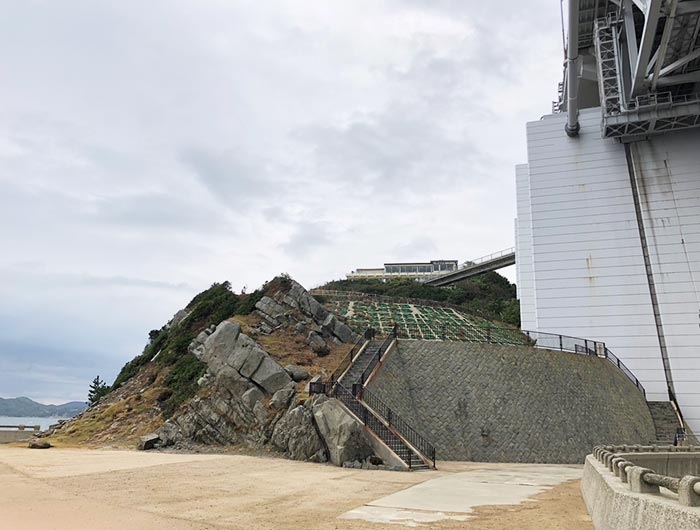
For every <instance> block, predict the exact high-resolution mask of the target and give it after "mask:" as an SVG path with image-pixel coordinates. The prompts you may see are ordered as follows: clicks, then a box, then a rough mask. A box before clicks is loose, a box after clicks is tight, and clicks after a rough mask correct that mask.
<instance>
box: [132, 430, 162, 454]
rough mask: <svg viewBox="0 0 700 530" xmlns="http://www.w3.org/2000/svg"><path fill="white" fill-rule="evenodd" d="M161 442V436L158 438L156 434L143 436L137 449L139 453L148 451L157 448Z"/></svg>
mask: <svg viewBox="0 0 700 530" xmlns="http://www.w3.org/2000/svg"><path fill="white" fill-rule="evenodd" d="M159 442H160V436H158V435H157V434H156V433H151V434H147V435H146V436H141V438H139V443H138V445H137V446H136V449H138V450H139V451H148V450H149V449H153V448H154V447H156V445H157V444H158V443H159Z"/></svg>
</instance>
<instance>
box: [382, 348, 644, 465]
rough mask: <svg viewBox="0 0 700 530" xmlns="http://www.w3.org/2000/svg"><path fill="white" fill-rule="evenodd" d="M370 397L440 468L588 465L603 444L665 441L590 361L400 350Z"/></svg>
mask: <svg viewBox="0 0 700 530" xmlns="http://www.w3.org/2000/svg"><path fill="white" fill-rule="evenodd" d="M369 388H370V390H372V392H374V393H375V394H376V395H377V396H378V397H379V398H380V399H381V400H383V401H384V402H385V403H386V404H387V405H388V406H389V407H391V408H393V409H394V410H396V412H397V413H398V414H400V415H401V416H402V417H403V418H404V419H405V420H406V421H408V422H409V423H411V425H412V426H413V427H414V428H415V429H416V430H417V431H418V432H419V433H420V434H421V435H422V436H424V437H425V438H426V439H427V440H428V441H429V442H430V443H432V444H433V445H434V446H435V448H436V451H437V458H438V459H440V460H473V461H482V462H542V463H581V462H583V460H584V458H585V456H586V454H588V453H590V451H591V449H592V448H593V447H594V446H595V445H598V444H599V443H600V441H601V440H606V442H607V443H619V444H622V443H630V444H634V443H648V442H650V441H651V440H654V439H655V430H654V424H653V421H652V418H651V414H650V412H649V409H648V407H647V405H646V402H645V400H644V396H643V395H642V394H641V393H640V392H639V391H638V390H637V388H636V387H635V386H634V384H633V383H631V382H630V381H629V379H627V377H626V376H625V375H624V374H623V373H622V372H620V371H619V370H618V369H617V368H616V367H615V366H613V365H612V364H611V363H609V362H607V361H606V360H605V359H602V358H598V357H595V356H590V355H576V354H572V353H566V352H555V351H549V350H541V349H535V348H530V347H526V346H511V345H494V344H482V343H464V342H442V341H412V340H400V341H399V343H398V348H396V349H395V350H394V351H393V352H392V353H391V354H390V355H388V356H387V358H386V359H385V361H384V363H383V364H382V366H381V368H380V369H379V370H378V372H377V374H376V375H375V377H374V379H373V380H372V381H371V382H370V384H369Z"/></svg>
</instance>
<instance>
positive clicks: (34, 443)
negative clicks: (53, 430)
mask: <svg viewBox="0 0 700 530" xmlns="http://www.w3.org/2000/svg"><path fill="white" fill-rule="evenodd" d="M27 447H28V448H29V449H50V448H51V447H53V446H52V445H51V444H50V443H49V442H40V441H39V440H30V441H29V444H28V445H27Z"/></svg>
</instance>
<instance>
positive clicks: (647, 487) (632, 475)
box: [627, 466, 659, 493]
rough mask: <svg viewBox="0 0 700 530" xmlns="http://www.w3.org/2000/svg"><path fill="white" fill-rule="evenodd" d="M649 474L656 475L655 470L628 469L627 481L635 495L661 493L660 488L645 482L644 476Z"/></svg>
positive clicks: (642, 468)
mask: <svg viewBox="0 0 700 530" xmlns="http://www.w3.org/2000/svg"><path fill="white" fill-rule="evenodd" d="M649 473H654V470H653V469H648V468H646V467H639V466H632V467H630V468H627V480H628V482H629V485H630V490H631V491H633V492H634V493H659V487H658V486H656V485H654V484H647V483H646V482H644V475H647V474H649Z"/></svg>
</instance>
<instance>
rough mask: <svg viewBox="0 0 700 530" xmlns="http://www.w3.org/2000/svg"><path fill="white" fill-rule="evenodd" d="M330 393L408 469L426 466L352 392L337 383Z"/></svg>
mask: <svg viewBox="0 0 700 530" xmlns="http://www.w3.org/2000/svg"><path fill="white" fill-rule="evenodd" d="M331 395H332V397H334V398H336V399H338V400H340V401H341V402H342V403H343V404H344V405H345V406H346V407H347V408H348V410H350V412H352V413H353V414H354V415H355V416H356V417H357V418H358V419H359V420H360V421H361V422H362V423H364V424H365V426H366V427H367V428H368V429H369V430H370V431H372V432H373V433H374V434H375V435H377V437H379V439H380V440H381V441H382V442H383V443H384V444H385V445H386V446H387V447H389V448H390V449H391V450H392V451H393V452H394V454H395V455H396V456H398V457H399V458H400V459H401V460H402V461H404V462H405V463H406V465H407V466H408V469H409V470H410V469H413V468H416V467H427V466H425V462H423V460H422V459H420V458H419V457H417V456H416V455H414V453H413V449H411V448H410V447H409V446H408V445H406V442H404V441H403V440H402V439H401V438H400V437H399V436H398V435H397V434H396V433H395V432H393V431H392V429H391V428H390V427H388V426H387V425H386V424H385V423H384V422H383V421H382V420H381V418H380V417H379V416H378V415H377V414H376V413H375V412H374V411H372V410H371V409H370V408H368V407H367V405H365V404H364V403H362V401H360V400H358V399H357V397H356V396H355V395H354V394H353V392H351V391H350V390H348V389H347V388H345V387H344V386H343V385H341V384H340V383H337V384H336V385H335V386H334V387H333V390H332V394H331Z"/></svg>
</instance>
